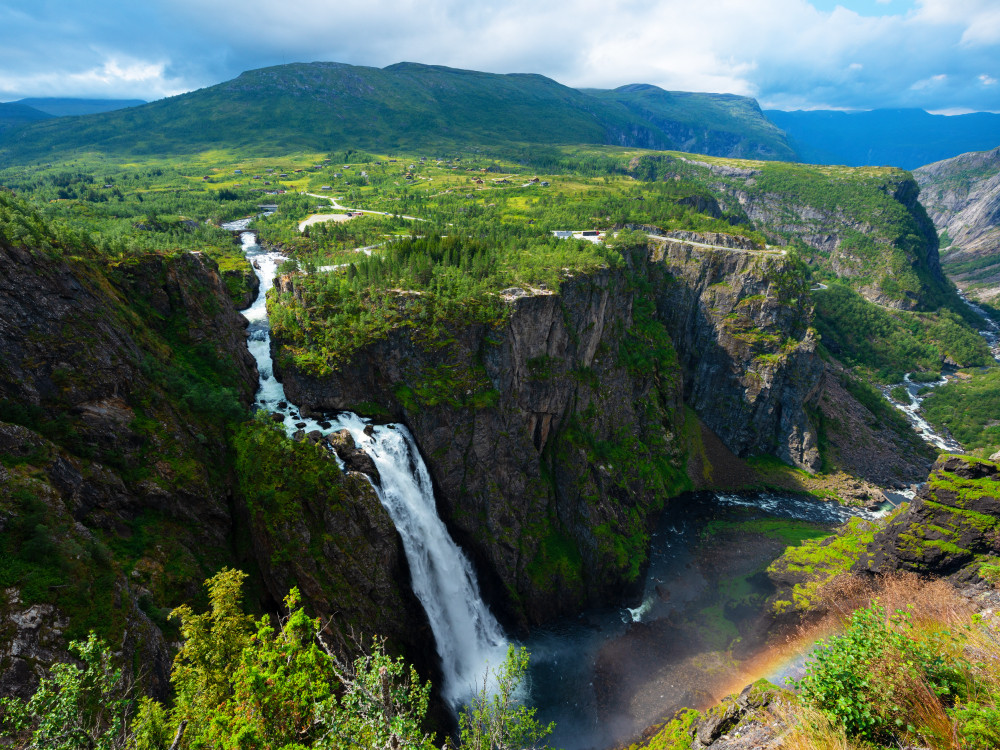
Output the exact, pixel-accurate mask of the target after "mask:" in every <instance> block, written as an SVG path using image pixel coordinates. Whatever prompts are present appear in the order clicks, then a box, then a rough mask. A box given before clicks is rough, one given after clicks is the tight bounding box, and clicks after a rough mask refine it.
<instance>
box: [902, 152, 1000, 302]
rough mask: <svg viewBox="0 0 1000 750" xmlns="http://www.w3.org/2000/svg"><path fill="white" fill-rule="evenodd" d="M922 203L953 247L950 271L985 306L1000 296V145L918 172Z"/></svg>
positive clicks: (948, 264) (947, 260)
mask: <svg viewBox="0 0 1000 750" xmlns="http://www.w3.org/2000/svg"><path fill="white" fill-rule="evenodd" d="M913 175H914V177H915V178H916V179H917V182H918V183H919V184H920V189H921V193H920V201H921V203H923V205H924V207H925V208H926V209H927V213H928V214H929V215H930V218H931V219H932V220H933V222H934V226H935V227H937V229H938V231H939V232H941V233H942V239H943V240H944V242H945V243H946V244H947V245H948V246H947V247H946V249H945V250H944V260H943V264H944V268H945V271H947V273H948V275H949V276H950V277H951V278H952V279H954V280H955V282H956V283H958V284H959V285H960V286H961V287H963V288H967V289H968V291H969V293H970V294H971V295H972V296H973V297H976V298H978V299H981V300H983V301H985V302H990V301H993V300H995V299H996V297H997V296H998V295H1000V147H998V148H995V149H993V150H992V151H977V152H973V153H968V154H962V155H960V156H956V157H955V158H953V159H946V160H944V161H939V162H935V163H934V164H928V165H927V166H925V167H920V169H917V170H914V172H913Z"/></svg>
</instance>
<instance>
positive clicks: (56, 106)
mask: <svg viewBox="0 0 1000 750" xmlns="http://www.w3.org/2000/svg"><path fill="white" fill-rule="evenodd" d="M145 103H146V102H145V101H143V100H142V99H66V98H62V99H60V98H41V99H20V100H18V101H17V102H14V104H23V105H25V106H27V107H32V108H34V109H37V110H38V111H40V112H45V113H47V114H50V115H54V116H56V117H67V116H70V115H93V114H97V113H98V112H112V111H114V110H116V109H125V108H126V107H138V106H139V105H140V104H145Z"/></svg>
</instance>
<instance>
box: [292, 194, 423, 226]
mask: <svg viewBox="0 0 1000 750" xmlns="http://www.w3.org/2000/svg"><path fill="white" fill-rule="evenodd" d="M303 195H310V196H312V197H313V198H322V199H323V200H327V201H330V203H331V205H333V207H334V208H339V209H340V210H341V211H351V212H360V213H363V214H378V215H379V216H394V215H395V214H392V213H390V212H388V211H371V210H369V209H367V208H348V207H347V206H342V205H340V203H339V202H338V201H339V200H340V199H339V198H334V197H333V196H332V195H318V194H316V193H303ZM403 218H404V219H409V220H410V221H429V219H421V218H420V217H419V216H404V217H403ZM299 231H301V230H299Z"/></svg>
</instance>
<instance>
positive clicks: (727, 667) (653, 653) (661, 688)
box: [524, 492, 872, 750]
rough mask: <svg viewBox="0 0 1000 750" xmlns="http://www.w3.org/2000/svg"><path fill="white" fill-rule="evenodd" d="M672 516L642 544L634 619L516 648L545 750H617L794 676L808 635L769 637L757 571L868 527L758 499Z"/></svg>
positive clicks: (695, 503)
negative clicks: (546, 737)
mask: <svg viewBox="0 0 1000 750" xmlns="http://www.w3.org/2000/svg"><path fill="white" fill-rule="evenodd" d="M673 507H674V508H675V509H676V510H675V511H673V512H668V513H666V514H664V517H663V518H661V520H660V522H659V525H658V527H657V529H656V531H655V532H654V534H653V535H652V544H651V560H650V566H649V569H648V571H647V574H646V579H645V585H644V588H645V590H644V595H643V599H642V601H641V602H640V603H639V604H638V606H637V607H635V608H632V609H629V608H607V609H602V610H591V611H587V612H584V613H582V614H580V615H579V616H577V617H573V618H569V619H566V620H563V621H561V622H559V623H557V624H555V625H552V626H550V627H546V628H540V629H538V630H536V631H534V632H533V633H531V635H530V636H529V637H528V638H527V639H526V641H525V644H524V645H526V646H527V647H528V649H529V650H530V651H531V654H532V657H531V673H530V678H531V685H530V702H531V704H532V705H534V706H535V707H536V708H537V709H538V715H539V718H540V719H541V720H542V721H543V722H549V721H555V722H556V730H555V733H554V735H553V736H552V738H551V743H550V744H551V745H552V746H553V747H560V748H563V749H564V750H585V749H587V748H608V747H617V746H620V745H623V744H627V743H628V742H630V741H632V740H634V739H636V738H637V737H638V736H639V735H640V734H641V733H642V731H643V730H644V729H645V728H647V727H649V726H651V725H652V724H654V723H656V722H658V721H660V720H662V719H663V718H664V717H667V718H669V717H670V715H672V714H673V713H674V712H675V711H676V710H678V709H680V708H682V707H691V708H699V709H704V708H707V707H708V706H710V705H712V704H714V703H715V702H717V701H718V700H719V699H720V698H721V697H722V696H724V695H726V694H728V693H730V692H733V691H734V690H739V689H740V688H742V687H743V686H744V685H745V684H747V683H749V682H752V681H753V680H755V679H758V678H760V677H768V678H770V679H773V680H777V681H781V680H784V679H786V678H787V677H789V676H796V674H797V673H798V671H799V670H800V668H801V663H802V656H803V655H804V653H805V651H806V650H807V649H808V647H809V645H810V644H811V643H812V642H813V641H814V639H815V634H809V636H808V637H804V636H803V634H798V633H776V632H773V631H772V630H770V629H769V625H770V624H771V620H770V618H769V617H768V616H767V613H766V611H765V601H766V599H767V597H768V596H769V595H770V594H771V593H772V592H773V589H772V584H771V583H770V581H769V579H768V577H767V575H766V573H765V571H766V568H767V566H768V565H769V564H770V563H771V562H772V561H773V560H775V559H776V558H777V557H778V556H779V555H781V553H782V552H783V551H784V549H785V548H786V547H787V546H788V545H790V544H796V543H798V542H799V541H801V540H803V539H807V538H816V537H823V536H826V535H828V534H829V533H830V530H831V529H832V528H834V527H835V526H836V525H838V524H839V523H842V522H843V521H844V520H846V519H847V518H848V517H849V516H850V515H851V514H852V513H854V514H857V513H862V514H864V515H872V514H868V513H866V512H864V511H858V510H857V509H853V510H852V509H848V508H845V507H843V506H840V505H838V504H836V503H833V502H823V501H821V500H815V499H811V498H803V497H800V496H793V495H777V494H761V493H756V494H721V493H718V494H717V493H708V492H702V493H691V494H688V495H684V496H682V497H679V498H676V499H675V501H674V506H673Z"/></svg>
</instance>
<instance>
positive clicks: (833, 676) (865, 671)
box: [797, 603, 1000, 750]
mask: <svg viewBox="0 0 1000 750" xmlns="http://www.w3.org/2000/svg"><path fill="white" fill-rule="evenodd" d="M963 629H964V630H965V631H966V632H964V633H963V632H962V630H963ZM963 629H959V630H958V631H957V632H956V631H952V630H951V629H950V628H949V627H947V625H946V624H945V623H933V624H931V625H930V626H927V625H924V626H923V627H917V626H916V625H915V624H914V622H913V616H912V614H911V612H908V611H901V610H896V611H895V612H894V613H892V614H887V613H886V612H885V610H884V609H883V608H882V607H881V606H879V605H878V604H877V603H875V604H873V605H871V606H868V607H866V608H862V609H858V610H857V611H855V612H854V614H853V615H852V616H851V620H850V624H849V626H848V628H847V630H846V631H845V632H844V633H843V635H838V636H834V637H833V638H831V639H830V640H829V641H828V642H827V643H823V642H822V641H821V642H820V644H819V649H818V650H817V651H816V652H815V653H814V656H813V659H812V661H811V662H809V663H808V664H807V667H806V675H805V677H803V678H802V680H801V681H800V682H799V683H798V684H797V687H798V688H799V690H800V695H801V699H802V701H803V702H804V703H805V704H806V705H809V706H813V707H815V708H818V709H819V710H821V711H822V712H823V713H824V714H825V715H826V716H827V717H828V718H829V719H830V720H832V721H833V722H835V723H836V724H837V725H838V726H841V727H843V730H844V732H845V734H846V735H847V737H849V738H851V739H854V740H861V741H867V742H871V743H875V744H876V745H877V746H884V745H895V744H896V743H902V742H903V741H905V740H906V739H910V738H914V739H915V738H920V739H922V740H924V741H925V742H929V744H930V746H931V747H935V748H939V747H968V748H982V749H983V750H985V749H986V748H989V747H995V746H996V742H997V741H998V740H1000V724H997V723H996V721H997V718H998V716H1000V714H998V709H1000V705H998V701H1000V691H998V687H1000V685H998V682H997V677H998V675H997V674H996V672H995V669H996V665H995V664H991V663H990V661H991V660H992V659H994V658H995V656H996V651H995V643H993V644H992V645H993V648H992V649H990V650H988V651H986V652H985V653H984V652H983V651H982V650H978V649H971V650H963V648H962V647H963V646H964V645H966V644H969V643H970V642H972V643H975V644H976V645H977V646H978V645H979V644H980V643H982V636H983V632H982V630H981V628H980V627H979V625H978V624H966V625H965V628H963ZM987 638H988V636H987ZM984 657H985V658H984ZM949 735H950V736H949ZM951 743H955V744H951Z"/></svg>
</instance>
